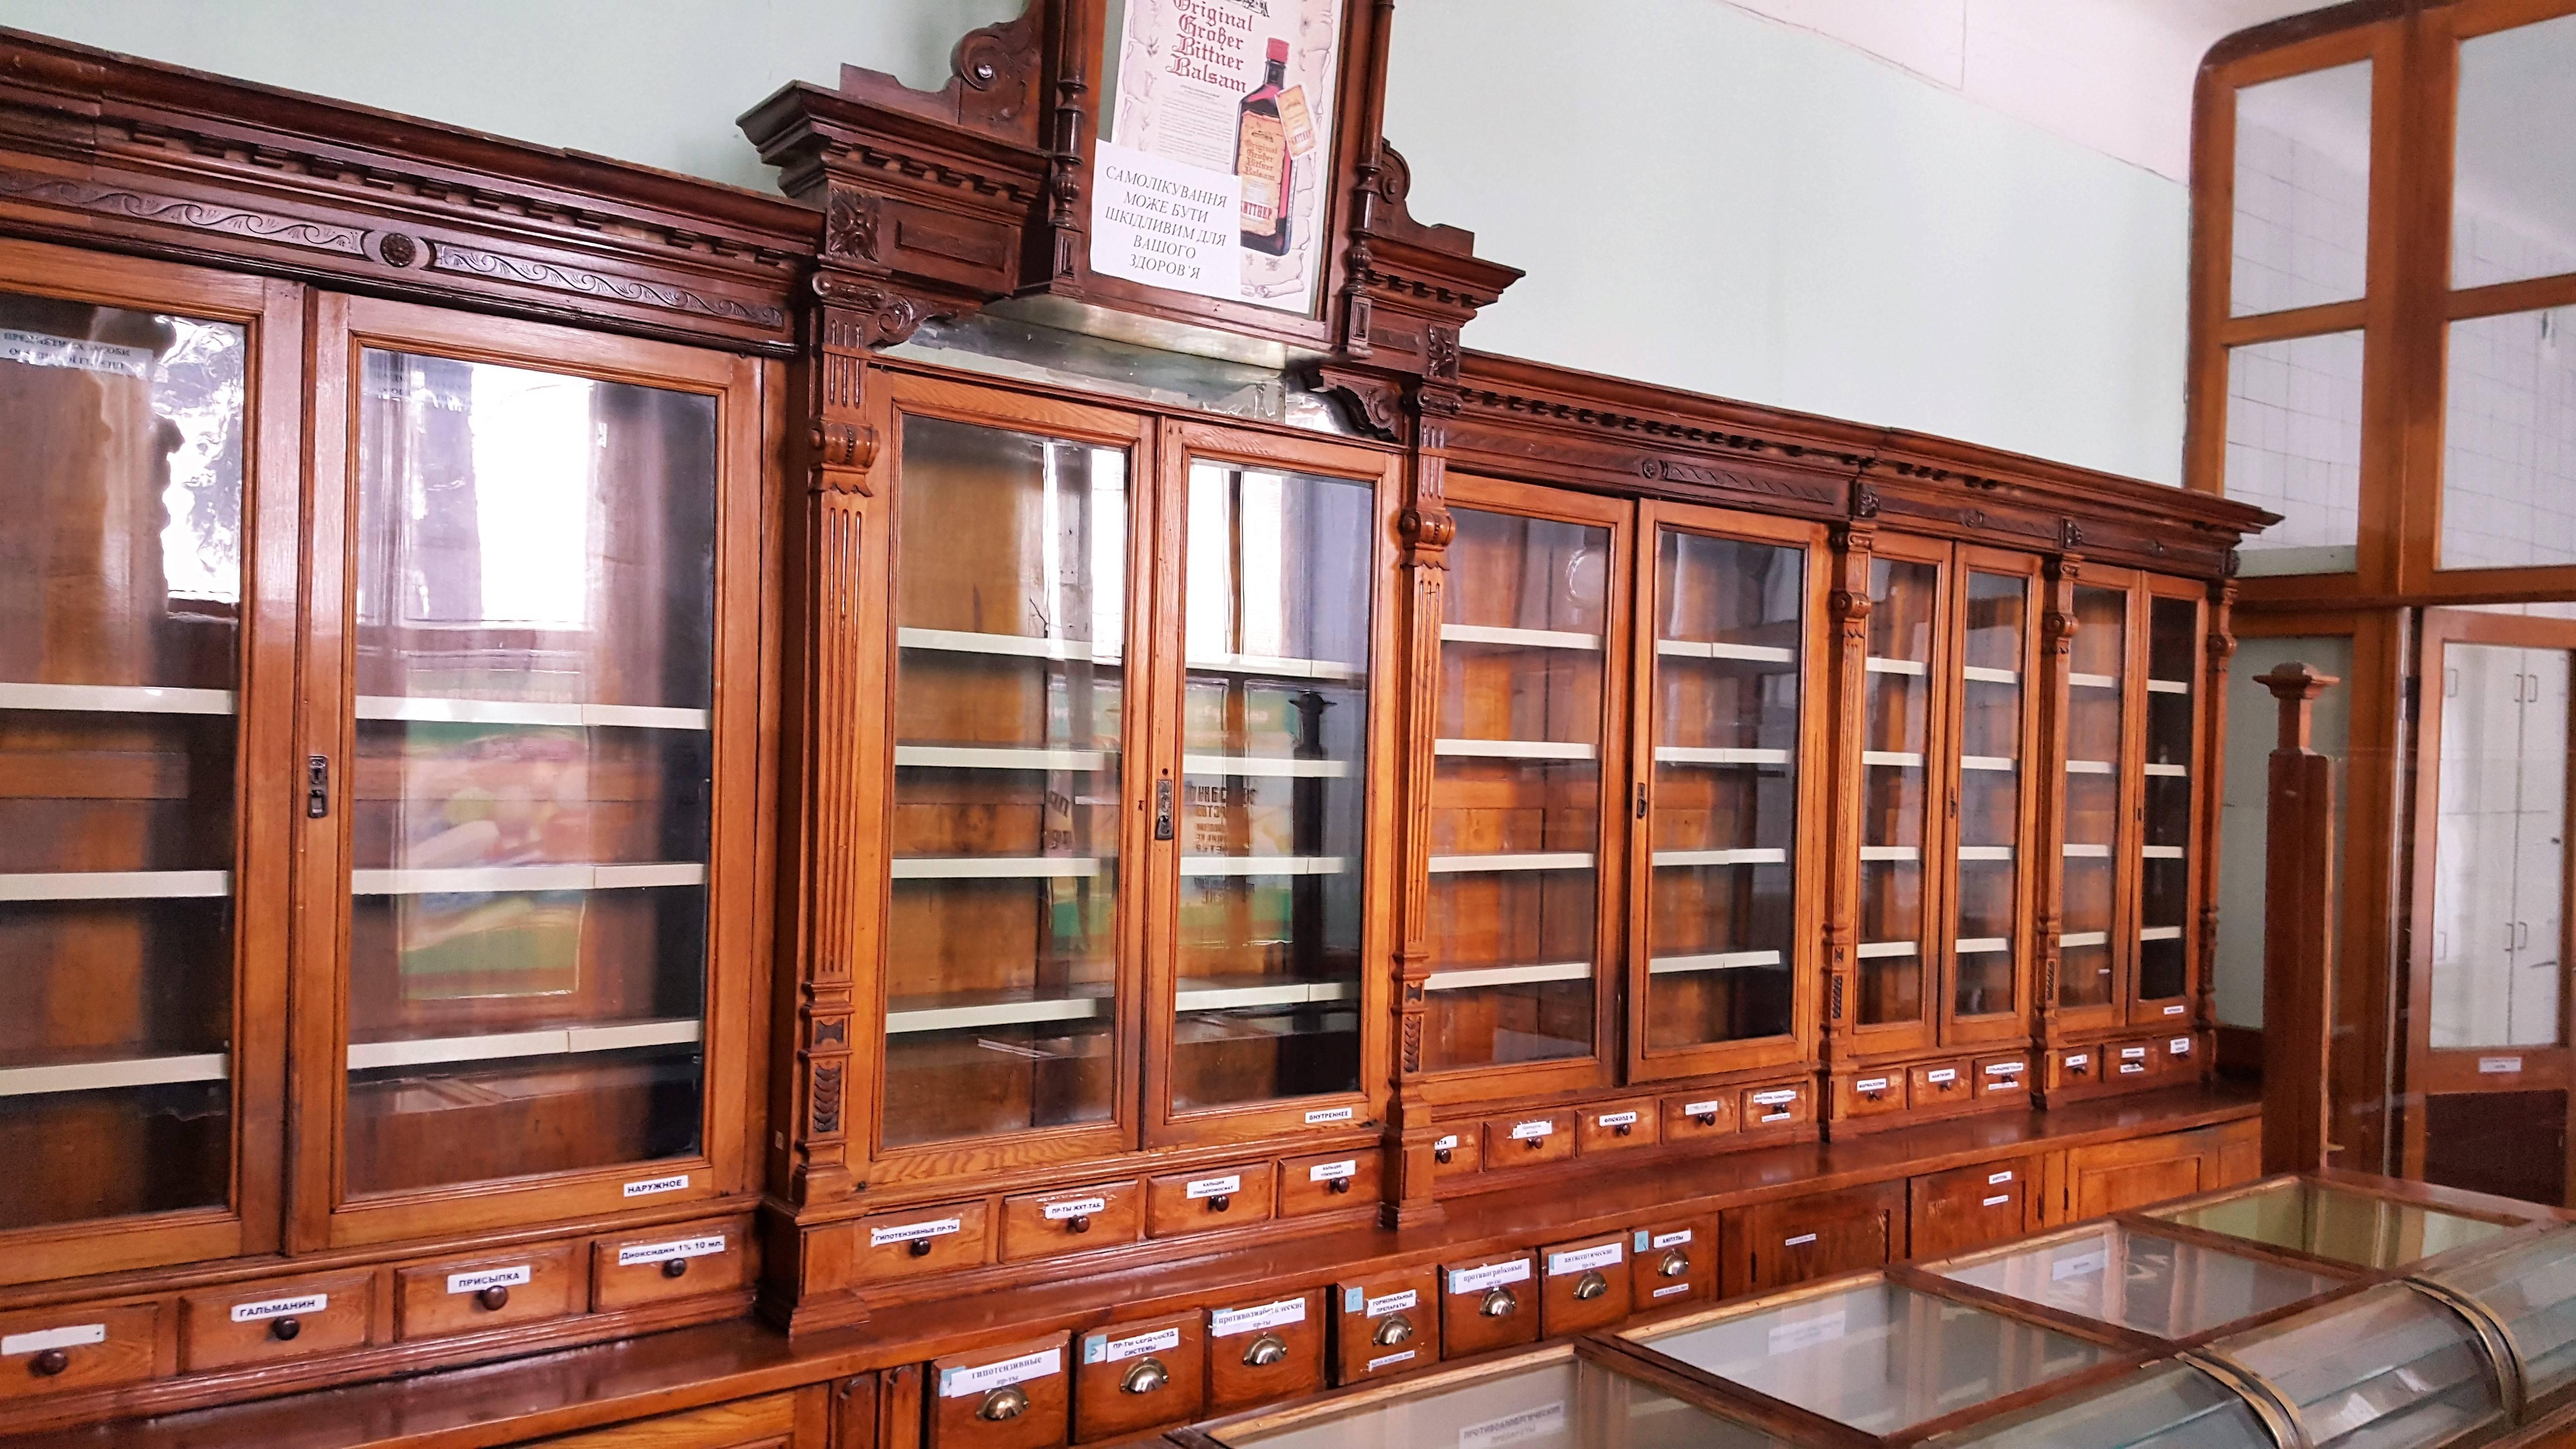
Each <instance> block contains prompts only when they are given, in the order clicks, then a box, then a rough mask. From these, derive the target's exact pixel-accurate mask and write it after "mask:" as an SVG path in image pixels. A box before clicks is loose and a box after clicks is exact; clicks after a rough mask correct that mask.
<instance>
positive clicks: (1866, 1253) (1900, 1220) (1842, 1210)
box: [1719, 1179, 2197, 1297]
mask: <svg viewBox="0 0 2576 1449" xmlns="http://www.w3.org/2000/svg"><path fill="white" fill-rule="evenodd" d="M2196 1180H2197V1179H2195V1181H2196ZM1719 1231H1720V1233H1721V1234H1722V1235H1723V1240H1724V1243H1725V1254H1726V1258H1725V1267H1724V1270H1723V1274H1722V1276H1721V1278H1720V1280H1719V1284H1720V1291H1721V1292H1723V1293H1724V1294H1725V1295H1726V1296H1728V1297H1735V1296H1738V1295H1741V1294H1746V1293H1768V1292H1771V1291H1773V1290H1775V1289H1780V1288H1786V1287H1789V1286H1790V1285H1792V1284H1796V1283H1804V1282H1807V1281H1809V1280H1811V1279H1817V1278H1830V1277H1833V1276H1834V1275H1836V1274H1838V1273H1847V1272H1850V1271H1851V1270H1853V1269H1855V1268H1874V1267H1877V1266H1880V1265H1881V1264H1884V1263H1886V1262H1888V1261H1889V1260H1890V1259H1892V1258H1894V1257H1896V1256H1898V1254H1899V1253H1901V1252H1902V1251H1903V1245H1904V1242H1905V1192H1904V1189H1903V1186H1902V1185H1901V1184H1898V1183H1882V1184H1878V1185H1874V1186H1870V1187H1857V1188H1846V1189H1844V1190H1842V1191H1839V1192H1827V1193H1814V1194H1810V1195H1808V1196H1806V1197H1802V1198H1794V1199H1790V1200H1788V1201H1785V1202H1778V1203H1763V1204H1759V1205H1757V1206H1754V1207H1749V1208H1735V1209H1730V1210H1729V1211H1728V1212H1727V1213H1726V1215H1725V1217H1724V1220H1723V1222H1722V1225H1721V1226H1720V1229H1719Z"/></svg>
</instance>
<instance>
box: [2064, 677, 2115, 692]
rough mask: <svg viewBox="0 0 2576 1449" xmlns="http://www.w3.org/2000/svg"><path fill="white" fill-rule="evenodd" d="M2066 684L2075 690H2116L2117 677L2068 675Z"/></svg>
mask: <svg viewBox="0 0 2576 1449" xmlns="http://www.w3.org/2000/svg"><path fill="white" fill-rule="evenodd" d="M2066 682H2067V683H2069V684H2071V685H2074V686H2075V687H2076V688H2077V689H2117V688H2119V687H2120V680H2119V676H2117V675H2112V674H2069V675H2067V676H2066Z"/></svg>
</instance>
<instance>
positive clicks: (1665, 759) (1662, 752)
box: [1655, 745, 1789, 765]
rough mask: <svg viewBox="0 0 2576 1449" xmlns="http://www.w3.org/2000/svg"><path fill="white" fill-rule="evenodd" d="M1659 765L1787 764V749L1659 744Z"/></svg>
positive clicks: (1656, 751)
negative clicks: (1740, 748) (1747, 748)
mask: <svg viewBox="0 0 2576 1449" xmlns="http://www.w3.org/2000/svg"><path fill="white" fill-rule="evenodd" d="M1655 763H1656V764H1658V765H1785V764H1787V763H1789V752H1788V751H1787V750H1739V749H1733V748H1729V747H1726V746H1722V745H1721V746H1701V745H1658V746H1656V748H1655Z"/></svg>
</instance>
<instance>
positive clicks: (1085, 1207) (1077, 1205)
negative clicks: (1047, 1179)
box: [1038, 1197, 1109, 1223]
mask: <svg viewBox="0 0 2576 1449" xmlns="http://www.w3.org/2000/svg"><path fill="white" fill-rule="evenodd" d="M1038 1211H1039V1212H1040V1213H1042V1214H1044V1215H1045V1217H1046V1220H1047V1221H1048V1222H1051V1223H1060V1222H1063V1221H1064V1220H1065V1219H1066V1218H1087V1217H1090V1216H1091V1215H1092V1214H1093V1213H1105V1212H1107V1211H1109V1199H1107V1198H1105V1197H1077V1198H1073V1199H1070V1200H1068V1201H1065V1202H1051V1203H1048V1204H1047V1205H1046V1206H1045V1207H1043V1208H1040V1209H1039V1210H1038Z"/></svg>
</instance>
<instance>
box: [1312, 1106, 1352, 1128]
mask: <svg viewBox="0 0 2576 1449" xmlns="http://www.w3.org/2000/svg"><path fill="white" fill-rule="evenodd" d="M1358 1115H1359V1109H1357V1108H1355V1107H1318V1108H1316V1109H1315V1110H1314V1111H1312V1112H1309V1113H1307V1114H1306V1125H1307V1126H1309V1127H1320V1126H1322V1125H1323V1124H1325V1123H1327V1122H1348V1121H1350V1120H1351V1119H1352V1118H1354V1117H1357V1116H1358Z"/></svg>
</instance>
